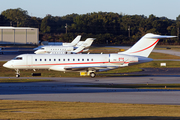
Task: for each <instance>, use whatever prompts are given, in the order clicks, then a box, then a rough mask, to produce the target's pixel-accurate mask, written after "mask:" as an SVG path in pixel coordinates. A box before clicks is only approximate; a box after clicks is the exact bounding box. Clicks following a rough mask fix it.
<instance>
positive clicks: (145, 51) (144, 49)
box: [118, 33, 176, 57]
mask: <svg viewBox="0 0 180 120" xmlns="http://www.w3.org/2000/svg"><path fill="white" fill-rule="evenodd" d="M173 37H176V36H165V35H155V34H152V33H147V34H146V35H144V36H143V37H142V38H141V39H140V40H139V41H138V42H137V43H136V44H134V45H133V46H132V47H131V48H130V49H128V50H127V51H124V52H119V53H118V54H129V55H137V56H143V57H148V56H149V54H150V53H151V52H152V50H153V49H154V47H155V46H156V44H157V43H158V42H159V39H161V38H173Z"/></svg>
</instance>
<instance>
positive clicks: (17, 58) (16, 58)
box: [13, 57, 22, 60]
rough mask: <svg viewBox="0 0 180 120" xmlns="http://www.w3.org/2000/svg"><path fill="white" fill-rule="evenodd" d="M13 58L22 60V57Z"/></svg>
mask: <svg viewBox="0 0 180 120" xmlns="http://www.w3.org/2000/svg"><path fill="white" fill-rule="evenodd" d="M13 60H22V57H15V58H14V59H13Z"/></svg>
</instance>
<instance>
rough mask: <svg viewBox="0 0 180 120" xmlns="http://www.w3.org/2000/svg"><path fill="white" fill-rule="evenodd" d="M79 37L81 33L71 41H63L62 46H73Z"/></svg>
mask: <svg viewBox="0 0 180 120" xmlns="http://www.w3.org/2000/svg"><path fill="white" fill-rule="evenodd" d="M80 39H81V35H78V36H77V37H76V38H75V39H74V40H73V41H72V42H71V43H63V46H75V45H77V44H78V42H79V41H80Z"/></svg>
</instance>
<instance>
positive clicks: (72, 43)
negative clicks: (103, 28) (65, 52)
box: [33, 35, 81, 50]
mask: <svg viewBox="0 0 180 120" xmlns="http://www.w3.org/2000/svg"><path fill="white" fill-rule="evenodd" d="M80 39H81V35H78V36H77V37H76V38H75V39H74V40H73V41H72V42H71V43H61V45H59V43H56V45H54V46H76V45H77V44H78V42H79V41H80ZM50 43H51V42H50ZM50 45H52V44H50ZM44 46H49V45H41V46H39V47H36V48H34V49H33V50H38V49H41V48H42V47H44Z"/></svg>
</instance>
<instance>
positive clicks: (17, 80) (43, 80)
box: [0, 78, 51, 83]
mask: <svg viewBox="0 0 180 120" xmlns="http://www.w3.org/2000/svg"><path fill="white" fill-rule="evenodd" d="M48 81H51V80H45V79H21V78H17V79H12V78H9V79H5V78H4V79H0V83H16V82H48Z"/></svg>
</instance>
